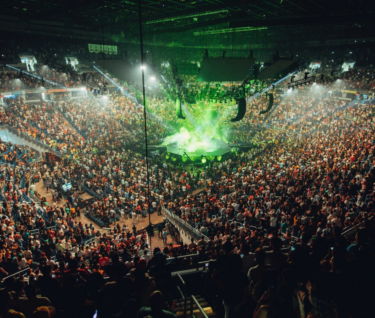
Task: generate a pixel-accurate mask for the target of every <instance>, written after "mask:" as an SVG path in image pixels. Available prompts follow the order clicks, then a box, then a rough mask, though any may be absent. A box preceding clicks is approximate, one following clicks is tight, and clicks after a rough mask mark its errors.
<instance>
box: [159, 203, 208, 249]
mask: <svg viewBox="0 0 375 318" xmlns="http://www.w3.org/2000/svg"><path fill="white" fill-rule="evenodd" d="M162 210H163V213H164V216H165V217H166V218H167V219H168V220H169V221H170V222H171V223H172V224H173V225H174V226H175V227H177V228H178V229H180V230H182V231H184V232H185V233H187V234H188V235H189V236H191V237H192V238H194V239H195V240H197V241H199V240H200V239H201V238H202V236H203V237H204V239H205V241H207V242H208V241H209V238H208V237H207V236H206V235H204V234H202V233H201V232H199V231H198V229H196V228H194V227H193V226H191V225H190V224H189V223H187V222H186V221H184V220H183V219H181V218H180V217H179V216H177V215H176V214H174V213H172V212H171V211H169V210H168V209H166V208H164V207H163V208H162Z"/></svg>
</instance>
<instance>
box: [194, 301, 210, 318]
mask: <svg viewBox="0 0 375 318" xmlns="http://www.w3.org/2000/svg"><path fill="white" fill-rule="evenodd" d="M193 302H194V303H195V304H196V305H197V307H198V310H199V311H200V313H201V315H202V317H203V318H208V316H207V314H206V313H205V312H204V310H203V308H202V306H201V305H200V304H199V302H198V300H197V299H196V298H195V296H194V295H191V301H190V315H191V316H192V317H195V316H194V315H193Z"/></svg>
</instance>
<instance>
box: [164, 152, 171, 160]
mask: <svg viewBox="0 0 375 318" xmlns="http://www.w3.org/2000/svg"><path fill="white" fill-rule="evenodd" d="M170 155H171V154H170V153H169V152H167V154H166V155H165V159H167V160H168V159H169V157H170Z"/></svg>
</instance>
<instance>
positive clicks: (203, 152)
mask: <svg viewBox="0 0 375 318" xmlns="http://www.w3.org/2000/svg"><path fill="white" fill-rule="evenodd" d="M191 149H192V148H191V147H189V146H181V145H179V143H178V142H174V143H171V144H168V145H167V151H168V152H169V153H173V154H175V155H179V156H183V155H186V156H188V157H197V156H198V157H202V156H203V157H209V156H214V157H217V156H223V155H225V154H226V153H228V152H230V148H229V146H228V144H227V143H226V142H225V141H224V140H220V139H211V140H210V143H208V144H203V145H198V146H194V151H191Z"/></svg>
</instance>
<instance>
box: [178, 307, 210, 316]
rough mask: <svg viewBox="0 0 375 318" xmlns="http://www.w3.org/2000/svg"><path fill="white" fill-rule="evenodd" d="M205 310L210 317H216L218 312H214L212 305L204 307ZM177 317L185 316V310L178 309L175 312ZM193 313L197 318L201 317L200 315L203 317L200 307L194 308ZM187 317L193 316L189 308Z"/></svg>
mask: <svg viewBox="0 0 375 318" xmlns="http://www.w3.org/2000/svg"><path fill="white" fill-rule="evenodd" d="M203 310H204V312H205V314H206V315H207V316H209V317H216V314H215V313H214V312H213V310H212V308H211V307H203ZM175 315H176V317H183V316H184V312H183V311H178V312H176V313H175ZM193 315H194V316H195V317H196V318H200V317H203V315H202V314H201V312H200V311H199V309H194V310H193ZM186 316H187V317H192V315H190V311H189V309H188V311H187V314H186Z"/></svg>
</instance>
